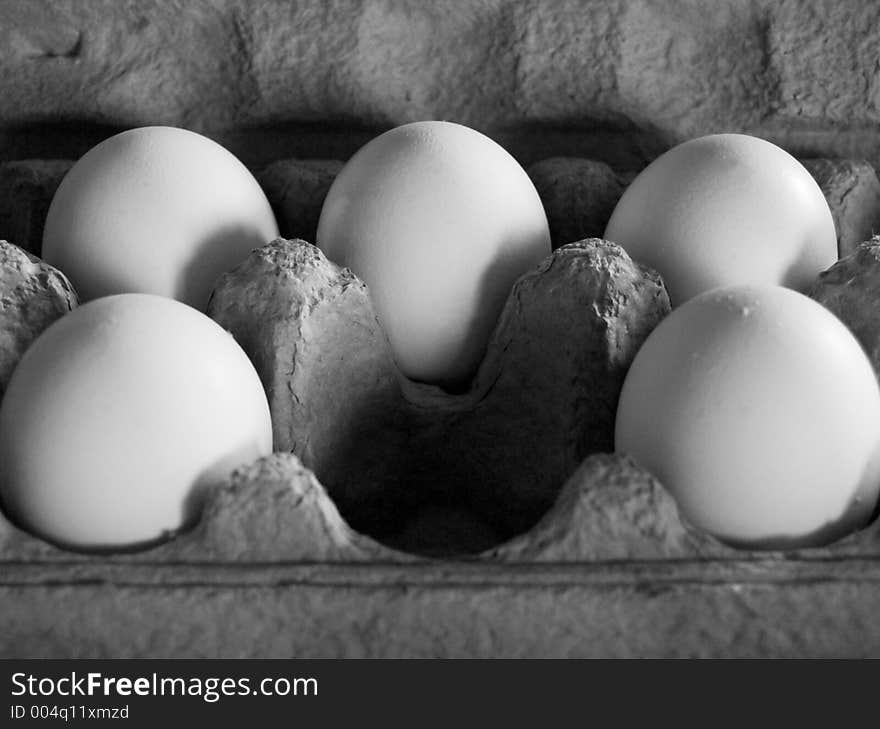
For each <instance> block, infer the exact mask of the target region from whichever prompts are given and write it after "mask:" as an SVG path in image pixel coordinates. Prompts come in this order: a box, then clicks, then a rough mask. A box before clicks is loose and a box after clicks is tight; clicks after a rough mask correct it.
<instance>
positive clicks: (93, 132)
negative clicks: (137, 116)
mask: <svg viewBox="0 0 880 729" xmlns="http://www.w3.org/2000/svg"><path fill="white" fill-rule="evenodd" d="M131 126H136V125H134V124H132V125H122V124H107V123H103V122H98V121H94V120H91V119H84V118H80V119H77V118H62V119H58V118H45V119H34V120H31V121H28V122H27V123H21V124H9V125H6V126H4V128H3V130H2V132H0V141H2V147H3V158H4V159H7V160H11V159H73V160H76V159H79V158H80V157H82V156H83V155H84V154H85V153H86V152H88V151H89V150H90V149H91V148H92V147H94V146H95V145H96V144H98V143H99V142H103V141H104V140H105V139H107V138H109V137H112V136H113V135H114V134H118V133H119V132H122V131H125V130H126V129H128V128H130V127H131Z"/></svg>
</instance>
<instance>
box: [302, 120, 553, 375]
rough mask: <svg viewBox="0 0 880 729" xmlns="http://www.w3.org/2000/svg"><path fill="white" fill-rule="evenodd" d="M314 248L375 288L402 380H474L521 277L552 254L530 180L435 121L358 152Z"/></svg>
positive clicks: (494, 152) (474, 135)
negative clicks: (506, 305) (503, 311)
mask: <svg viewBox="0 0 880 729" xmlns="http://www.w3.org/2000/svg"><path fill="white" fill-rule="evenodd" d="M317 242H318V246H319V247H320V248H321V249H322V250H323V251H324V253H325V254H326V255H327V257H328V258H330V259H331V260H333V261H335V262H336V263H338V264H340V265H344V266H347V267H349V268H350V269H351V270H352V271H353V272H354V273H355V274H356V275H357V276H359V277H360V278H361V279H362V280H364V281H365V282H366V283H367V285H368V286H369V289H370V294H371V296H372V299H373V302H374V305H375V306H376V310H377V313H378V316H379V319H380V322H381V324H382V326H383V327H384V330H385V333H386V335H387V337H388V340H389V344H390V347H391V352H392V354H393V356H394V359H395V361H396V363H397V365H398V367H399V369H400V371H401V372H402V373H403V374H404V375H405V376H406V377H408V378H409V379H412V380H417V381H422V382H430V383H435V384H440V385H443V386H447V387H456V386H460V385H461V384H462V383H463V382H466V381H467V380H468V378H470V377H471V376H472V374H473V373H474V371H475V370H476V368H477V366H478V365H479V363H480V361H481V359H482V357H483V355H484V353H485V349H486V345H487V342H488V339H489V336H490V335H491V332H492V330H493V328H494V326H495V324H496V321H497V319H498V315H499V313H500V311H501V309H502V307H503V306H504V303H505V301H506V299H507V296H508V294H509V293H510V290H511V287H512V285H513V283H514V282H515V281H516V279H517V278H518V277H519V276H520V275H522V274H523V273H525V272H526V271H528V270H529V269H531V268H532V267H534V266H535V265H537V264H538V263H539V262H540V261H541V260H542V259H543V258H544V257H546V256H547V255H549V254H550V232H549V228H548V225H547V217H546V215H545V213H544V208H543V206H542V204H541V200H540V198H539V197H538V193H537V191H536V190H535V187H534V185H533V184H532V182H531V180H530V179H529V177H528V175H526V173H525V171H524V170H523V169H522V167H520V165H519V164H518V163H517V162H516V160H515V159H514V158H513V157H511V156H510V155H509V154H508V153H507V152H506V151H505V150H504V149H503V148H502V147H500V146H499V145H498V144H496V143H495V142H494V141H492V140H491V139H489V138H488V137H486V136H484V135H483V134H481V133H479V132H477V131H475V130H473V129H469V128H468V127H465V126H462V125H459V124H453V123H449V122H440V121H425V122H416V123H413V124H405V125H403V126H400V127H397V128H395V129H392V130H390V131H388V132H386V133H384V134H382V135H380V136H379V137H377V138H375V139H373V140H372V141H370V142H369V143H368V144H367V145H366V146H364V147H363V148H362V149H361V150H359V151H358V152H357V153H356V154H355V155H354V156H353V157H352V158H351V159H350V160H349V161H348V163H347V164H346V165H345V167H344V168H343V169H342V170H341V172H340V173H339V175H338V177H337V178H336V179H335V181H334V182H333V185H332V186H331V188H330V190H329V192H328V194H327V198H326V200H325V202H324V205H323V208H322V210H321V216H320V219H319V223H318V233H317Z"/></svg>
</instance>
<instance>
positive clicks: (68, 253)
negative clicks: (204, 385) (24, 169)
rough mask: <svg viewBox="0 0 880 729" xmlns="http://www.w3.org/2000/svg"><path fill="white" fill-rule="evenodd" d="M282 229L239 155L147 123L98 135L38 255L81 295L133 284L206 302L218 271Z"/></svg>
mask: <svg viewBox="0 0 880 729" xmlns="http://www.w3.org/2000/svg"><path fill="white" fill-rule="evenodd" d="M277 236H278V226H277V224H276V222H275V217H274V215H273V213H272V209H271V207H270V206H269V202H268V201H267V199H266V196H265V195H264V194H263V191H262V190H261V189H260V186H259V185H258V184H257V181H256V180H255V179H254V177H253V175H251V173H250V172H249V171H248V170H247V168H246V167H245V166H244V165H243V164H242V163H241V162H240V161H239V160H238V159H237V158H236V157H235V156H233V155H232V154H231V153H230V152H228V151H227V150H226V149H224V148H223V147H221V146H220V145H219V144H217V143H216V142H214V141H212V140H210V139H208V138H207V137H203V136H202V135H200V134H196V133H195V132H190V131H186V130H184V129H177V128H174V127H142V128H139V129H131V130H129V131H126V132H123V133H121V134H117V135H116V136H114V137H111V138H109V139H107V140H105V141H103V142H101V143H100V144H99V145H97V146H96V147H94V148H93V149H91V150H89V152H87V153H86V154H85V155H84V156H83V157H82V159H80V160H79V161H78V162H77V163H76V164H75V165H74V166H73V168H72V169H71V170H70V172H69V173H68V174H67V175H66V176H65V178H64V180H63V181H62V182H61V185H60V187H59V188H58V191H57V192H56V193H55V196H54V198H53V199H52V204H51V206H50V207H49V213H48V216H47V218H46V227H45V229H44V233H43V251H42V256H43V258H44V259H45V260H46V261H47V262H48V263H50V264H52V265H53V266H55V267H56V268H59V269H61V270H62V271H63V272H64V273H65V274H66V275H67V277H68V278H69V279H70V280H71V282H72V283H73V285H74V287H75V288H76V290H77V293H78V294H79V295H80V299H81V300H83V301H88V300H90V299H94V298H98V297H100V296H106V295H109V294H117V293H129V292H137V293H149V294H158V295H160V296H168V297H171V298H174V299H178V300H180V301H183V302H185V303H187V304H190V305H192V306H195V307H196V308H198V309H201V310H204V309H205V307H206V306H207V303H208V298H209V296H210V294H211V291H212V290H213V288H214V283H215V282H216V280H217V278H218V277H219V276H220V275H221V274H222V273H225V272H226V271H228V270H230V269H231V268H234V267H235V266H236V265H237V264H238V263H240V262H241V261H242V260H243V259H244V258H245V257H246V256H247V255H248V253H249V252H250V251H251V250H253V249H254V248H258V247H260V246H262V245H265V244H266V243H268V242H269V241H271V240H272V239H274V238H276V237H277Z"/></svg>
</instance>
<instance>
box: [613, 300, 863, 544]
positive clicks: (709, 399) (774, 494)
mask: <svg viewBox="0 0 880 729" xmlns="http://www.w3.org/2000/svg"><path fill="white" fill-rule="evenodd" d="M615 429H616V432H615V444H616V449H617V450H618V451H620V452H624V453H628V454H630V455H631V456H633V457H634V458H635V460H636V461H637V462H638V463H639V464H640V465H642V466H643V467H645V468H647V469H648V470H649V471H651V472H652V473H653V474H654V475H655V476H656V477H657V478H658V479H659V480H660V482H661V483H662V484H663V485H664V486H665V487H666V488H667V489H668V490H669V491H670V492H671V494H672V495H673V496H674V497H675V499H676V500H677V502H678V506H679V508H680V510H681V512H682V514H683V515H684V516H685V517H686V518H687V519H688V520H689V521H690V522H691V523H692V524H694V525H695V526H697V527H699V528H700V529H703V530H705V531H707V532H709V533H710V534H713V535H715V536H716V537H718V538H719V539H721V540H723V541H725V542H728V543H730V544H733V545H735V546H740V547H748V548H754V549H763V548H789V547H810V546H820V545H823V544H826V543H828V542H831V541H833V540H835V539H837V538H839V537H842V536H844V535H845V534H847V533H849V532H851V531H853V530H855V529H858V528H859V527H861V526H863V525H864V524H865V523H866V522H867V520H868V519H869V518H870V516H871V513H872V511H873V509H874V507H875V504H876V502H877V496H878V489H880V390H878V385H877V379H876V377H875V374H874V372H873V369H872V367H871V364H870V362H869V360H868V358H867V356H866V355H865V354H864V352H863V351H862V349H861V347H860V346H859V343H858V341H857V340H856V339H855V337H854V336H853V335H852V334H851V333H850V332H849V330H848V329H847V328H846V327H845V326H844V325H843V324H842V323H841V322H840V321H839V320H838V319H837V318H836V317H835V316H834V315H833V314H831V313H830V312H829V311H828V310H827V309H825V308H824V307H822V306H821V305H820V304H818V303H816V302H815V301H813V300H811V299H809V298H807V297H806V296H804V295H802V294H800V293H797V292H795V291H792V290H791V289H786V288H782V287H778V286H768V285H761V286H756V285H738V286H731V287H724V288H720V289H715V290H712V291H708V292H705V293H703V294H700V295H698V296H696V297H694V298H692V299H690V300H689V301H688V302H686V303H685V304H683V305H682V306H680V307H679V308H678V309H676V310H674V311H673V312H672V314H670V315H669V316H668V317H667V318H666V319H664V320H663V321H662V322H661V323H660V325H659V326H658V327H657V328H656V329H655V330H654V331H653V332H652V333H651V334H650V336H649V337H648V338H647V340H646V341H645V343H644V345H643V346H642V348H641V349H640V350H639V352H638V354H637V355H636V357H635V360H634V361H633V364H632V367H631V369H630V370H629V372H628V373H627V375H626V379H625V381H624V385H623V390H622V392H621V396H620V401H619V405H618V410H617V420H616V425H615Z"/></svg>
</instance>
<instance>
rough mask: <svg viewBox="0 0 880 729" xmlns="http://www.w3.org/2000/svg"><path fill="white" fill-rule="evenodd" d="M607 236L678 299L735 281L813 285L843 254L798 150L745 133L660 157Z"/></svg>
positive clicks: (697, 142) (634, 187)
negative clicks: (794, 153) (657, 276)
mask: <svg viewBox="0 0 880 729" xmlns="http://www.w3.org/2000/svg"><path fill="white" fill-rule="evenodd" d="M605 238H607V239H608V240H611V241H614V242H615V243H617V244H619V245H621V246H622V247H623V248H624V249H625V250H626V251H627V253H629V255H630V256H631V257H632V258H633V259H634V260H636V261H638V262H639V263H642V264H644V265H646V266H649V267H650V268H653V269H654V270H656V271H657V272H658V273H659V274H660V275H661V276H662V277H663V280H664V283H665V284H666V288H667V290H668V292H669V297H670V300H671V301H672V304H673V306H677V305H678V304H680V303H682V302H683V301H687V300H688V299H689V298H691V297H692V296H695V295H696V294H699V293H700V292H702V291H708V290H709V289H712V288H715V287H717V286H729V285H733V284H742V283H753V284H777V285H782V286H787V287H789V288H793V289H795V290H798V291H806V290H807V289H808V288H809V287H810V286H811V285H812V283H813V281H814V280H815V278H816V276H817V275H818V274H819V273H820V272H821V271H823V270H825V269H826V268H828V267H829V266H831V265H832V264H833V263H834V262H835V261H836V260H837V236H836V234H835V230H834V221H833V219H832V217H831V211H830V209H829V208H828V203H827V202H826V200H825V197H824V196H823V195H822V191H821V189H820V188H819V186H818V184H816V181H815V180H814V179H813V178H812V176H811V175H810V173H809V172H807V170H806V169H805V168H804V167H803V165H801V164H800V163H799V162H798V161H797V160H796V159H795V158H794V157H792V156H791V155H790V154H788V153H787V152H785V151H784V150H782V149H780V148H779V147H777V146H776V145H774V144H771V143H770V142H767V141H765V140H763V139H758V138H757V137H751V136H748V135H744V134H715V135H711V136H707V137H700V138H699V139H693V140H691V141H689V142H685V143H684V144H680V145H678V146H677V147H674V148H673V149H671V150H669V151H668V152H666V153H665V154H663V155H661V156H660V157H658V158H657V159H656V160H654V162H652V163H651V164H650V165H648V167H646V168H645V170H644V171H643V172H642V173H641V174H640V175H639V176H638V177H636V179H635V180H633V182H632V184H631V185H630V186H629V187H628V188H627V189H626V191H625V192H624V194H623V197H621V199H620V201H619V202H618V204H617V207H615V209H614V212H613V214H612V215H611V219H610V220H609V221H608V226H607V228H606V229H605Z"/></svg>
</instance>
